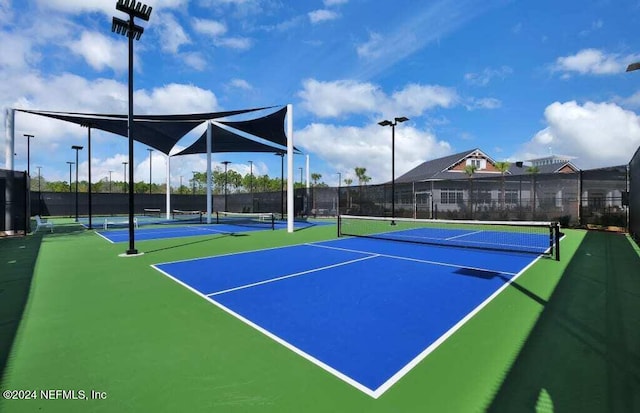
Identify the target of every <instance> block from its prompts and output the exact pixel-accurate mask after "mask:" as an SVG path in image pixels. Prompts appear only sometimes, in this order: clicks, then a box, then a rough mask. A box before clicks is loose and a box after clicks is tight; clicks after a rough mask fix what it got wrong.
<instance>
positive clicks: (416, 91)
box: [391, 84, 458, 115]
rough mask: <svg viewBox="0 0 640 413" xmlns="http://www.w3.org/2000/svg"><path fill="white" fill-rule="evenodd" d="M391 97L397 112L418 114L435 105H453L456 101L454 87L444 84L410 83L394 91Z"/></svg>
mask: <svg viewBox="0 0 640 413" xmlns="http://www.w3.org/2000/svg"><path fill="white" fill-rule="evenodd" d="M391 99H392V103H391V105H392V106H396V107H397V110H398V111H399V112H402V113H407V114H408V115H420V114H422V113H424V112H425V111H426V110H428V109H432V108H434V107H437V106H440V107H443V108H449V107H452V106H454V105H455V104H456V103H457V101H458V95H457V94H456V92H455V90H454V89H451V88H447V87H444V86H431V85H417V84H411V85H408V86H405V88H404V89H402V90H401V91H399V92H395V93H394V94H393V96H392V97H391Z"/></svg>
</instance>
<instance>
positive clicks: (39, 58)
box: [0, 0, 640, 185]
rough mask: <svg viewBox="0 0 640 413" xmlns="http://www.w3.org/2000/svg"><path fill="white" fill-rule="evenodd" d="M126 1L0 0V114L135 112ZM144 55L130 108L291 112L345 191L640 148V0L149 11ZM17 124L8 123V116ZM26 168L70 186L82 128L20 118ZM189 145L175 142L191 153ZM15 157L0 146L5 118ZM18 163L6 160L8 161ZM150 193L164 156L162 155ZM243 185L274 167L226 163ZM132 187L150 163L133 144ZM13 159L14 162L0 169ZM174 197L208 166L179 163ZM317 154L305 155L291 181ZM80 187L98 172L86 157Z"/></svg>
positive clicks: (261, 158) (218, 157) (96, 153)
mask: <svg viewBox="0 0 640 413" xmlns="http://www.w3.org/2000/svg"><path fill="white" fill-rule="evenodd" d="M115 3H116V1H115V0H25V1H15V0H0V56H1V57H0V79H3V80H2V82H0V106H2V107H3V108H7V107H11V108H24V109H40V110H53V111H81V112H104V113H123V114H124V113H126V112H127V42H126V38H124V37H122V36H119V35H116V34H114V33H111V18H112V16H114V15H115V16H118V17H121V18H123V16H124V15H122V14H121V13H120V12H118V11H116V10H115ZM145 4H147V5H150V6H152V7H153V12H152V15H151V19H150V21H149V22H148V23H144V22H141V23H140V24H141V25H143V26H144V27H145V33H144V34H143V36H142V38H141V40H140V41H139V42H136V44H135V52H136V55H135V62H136V72H135V82H134V84H135V99H134V101H135V112H136V113H147V114H174V113H190V112H209V111H218V110H235V109H244V108H250V107H259V106H270V105H285V104H289V103H290V104H293V107H294V140H295V145H296V146H298V147H299V148H301V149H302V150H303V151H304V152H305V153H308V154H309V155H310V160H311V168H310V170H311V172H315V173H320V174H322V181H324V182H326V183H328V184H331V185H336V184H337V179H338V175H337V173H338V172H340V173H342V177H343V178H345V177H351V178H355V177H354V174H353V169H354V167H356V166H360V167H366V168H367V173H368V175H370V176H371V177H372V178H373V179H372V183H376V182H385V181H388V180H389V179H390V177H391V162H390V161H391V130H390V128H383V127H380V126H378V125H377V122H378V121H380V120H383V119H390V118H393V117H396V116H406V117H408V118H410V121H409V122H406V123H403V124H401V125H399V126H398V127H397V128H396V176H399V175H400V174H402V173H404V172H406V171H408V170H410V169H411V168H413V167H415V166H417V165H418V164H420V163H421V162H423V161H425V160H429V159H433V158H436V157H441V156H445V155H448V154H452V153H456V152H460V151H464V150H467V149H473V148H476V147H478V148H481V149H482V150H484V151H485V152H486V153H487V154H488V155H490V156H491V157H493V158H494V159H495V160H510V161H516V160H526V159H531V158H534V157H537V156H543V155H546V154H549V153H550V152H553V153H556V154H562V155H571V156H575V157H576V159H575V163H576V164H577V165H578V166H579V167H581V168H584V169H588V168H593V167H602V166H611V165H618V164H623V163H627V162H628V161H629V160H630V158H631V156H632V154H633V152H634V151H635V150H636V149H637V148H638V146H640V122H639V118H638V116H637V114H636V112H637V111H638V110H639V109H640V72H636V73H625V68H626V66H627V65H628V64H629V63H631V62H635V61H640V47H639V46H638V42H639V39H640V33H638V27H640V2H638V1H625V0H618V1H615V2H614V1H607V0H600V1H589V2H584V1H573V0H566V1H562V2H558V1H546V0H540V1H536V2H531V1H516V0H485V1H482V2H478V1H471V0H439V1H429V2H416V1H410V0H394V1H393V2H390V1H381V0H324V1H322V0H317V1H315V0H314V1H285V0H148V1H146V2H145ZM3 113H4V111H3ZM15 126H16V146H15V153H16V155H15V169H20V170H26V153H27V150H26V138H24V137H23V134H25V133H29V134H33V135H35V138H34V139H32V140H31V168H32V175H35V174H36V172H34V171H36V166H41V167H42V174H43V176H44V177H46V178H47V179H50V180H66V179H68V165H67V164H66V161H73V160H74V159H75V155H74V153H75V152H74V151H72V150H71V149H70V148H71V145H76V144H79V145H85V146H86V129H83V128H80V127H77V126H74V125H70V124H65V123H63V122H60V121H53V120H47V119H44V118H39V117H33V116H30V115H25V114H21V113H18V114H17V115H16V125H15ZM192 140H193V137H192V136H191V137H189V136H187V137H186V138H185V139H184V141H181V142H180V143H179V144H180V145H181V146H186V145H187V144H188V143H190V141H192ZM2 145H3V149H4V145H6V143H5V140H4V122H3V134H2ZM92 146H93V148H92V150H93V153H92V155H93V156H92V171H93V172H92V176H93V180H99V179H104V178H105V177H107V176H108V175H109V172H108V171H113V172H112V174H113V175H112V177H113V179H114V180H121V179H122V173H123V166H122V162H123V161H126V160H128V155H127V141H126V139H124V138H121V137H118V136H114V135H111V134H108V133H104V132H98V131H94V132H93V140H92ZM1 153H2V154H4V153H5V151H4V150H2V152H1ZM152 156H153V159H152V165H153V180H154V182H158V183H160V182H164V179H165V167H164V162H165V160H164V156H163V155H161V154H159V153H158V152H153V153H152ZM225 160H229V161H231V162H232V164H231V165H229V167H230V168H231V169H235V170H237V171H239V172H241V173H243V174H244V173H247V172H248V171H249V162H248V161H249V160H251V161H253V162H254V164H253V165H254V166H253V168H254V173H257V174H265V173H267V174H269V175H270V176H272V177H277V176H279V174H280V159H279V158H277V157H275V156H273V155H269V154H247V153H243V154H215V155H214V167H215V166H218V165H219V162H221V161H225ZM135 161H136V162H135V163H136V168H135V171H136V172H135V173H136V178H135V179H136V181H140V180H142V181H146V180H147V179H148V173H149V172H148V171H149V152H148V151H147V150H146V147H145V146H144V145H138V144H136V147H135ZM3 164H4V159H3ZM171 164H172V184H173V185H177V184H178V182H179V179H180V176H183V179H185V182H186V180H188V178H189V177H190V176H191V174H192V171H194V170H198V171H204V170H205V169H206V166H205V165H206V163H205V159H204V157H203V156H195V155H194V156H187V157H180V158H174V159H173V160H172V162H171ZM299 167H304V157H302V156H296V157H295V166H294V168H295V176H296V180H299V170H298V168H299ZM79 175H80V178H81V179H82V178H85V179H86V177H87V160H86V153H82V152H81V163H80V169H79Z"/></svg>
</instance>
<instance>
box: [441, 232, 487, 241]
mask: <svg viewBox="0 0 640 413" xmlns="http://www.w3.org/2000/svg"><path fill="white" fill-rule="evenodd" d="M481 232H482V230H479V231H473V232H466V233H464V234H460V235H456V236H454V237H449V238H445V240H446V241H449V240H452V239H456V238H462V237H466V236H467V235H473V234H479V233H481Z"/></svg>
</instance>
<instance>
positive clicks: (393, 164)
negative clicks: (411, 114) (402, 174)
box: [378, 116, 409, 225]
mask: <svg viewBox="0 0 640 413" xmlns="http://www.w3.org/2000/svg"><path fill="white" fill-rule="evenodd" d="M408 120H409V118H405V117H404V116H400V117H397V118H394V120H393V122H391V121H390V120H386V119H385V120H383V121H381V122H378V125H380V126H391V219H392V220H391V225H395V221H393V219H394V218H395V217H396V125H397V124H398V123H402V122H406V121H408Z"/></svg>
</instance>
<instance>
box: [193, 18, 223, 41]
mask: <svg viewBox="0 0 640 413" xmlns="http://www.w3.org/2000/svg"><path fill="white" fill-rule="evenodd" d="M193 28H194V30H195V31H197V32H198V33H202V34H206V35H209V36H213V37H219V36H222V35H223V34H225V33H226V32H227V26H226V25H225V24H224V23H221V22H218V21H215V20H207V19H193Z"/></svg>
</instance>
